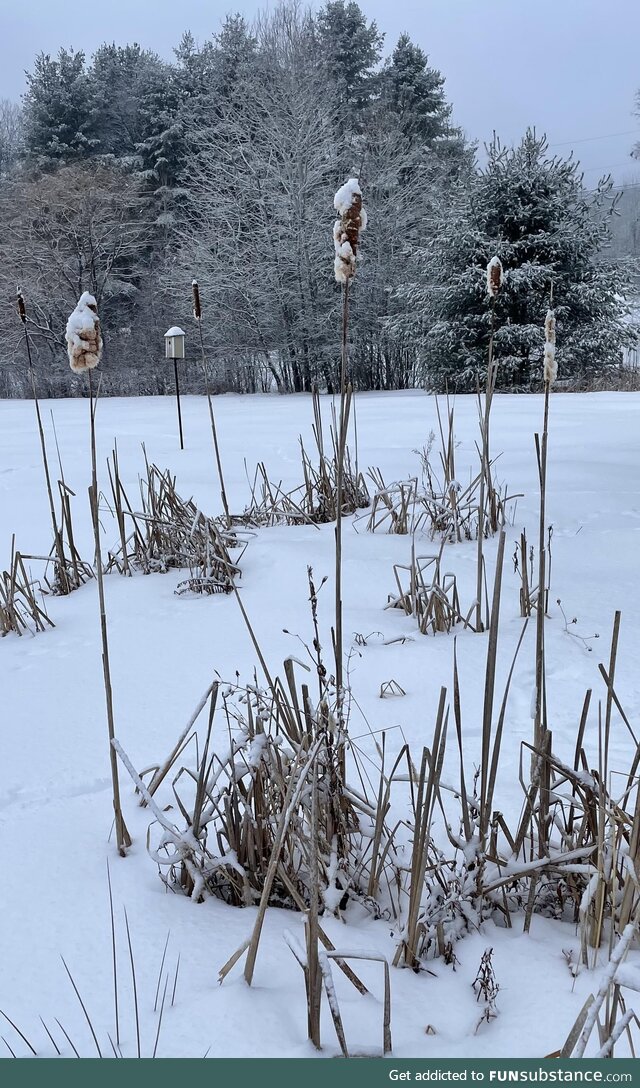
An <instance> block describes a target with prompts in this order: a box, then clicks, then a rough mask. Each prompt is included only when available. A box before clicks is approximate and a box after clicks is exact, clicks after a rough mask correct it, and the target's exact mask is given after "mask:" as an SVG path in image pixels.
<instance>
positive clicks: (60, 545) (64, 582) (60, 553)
mask: <svg viewBox="0 0 640 1088" xmlns="http://www.w3.org/2000/svg"><path fill="white" fill-rule="evenodd" d="M21 319H22V322H23V324H24V339H25V344H26V346H27V358H28V360H29V378H30V381H31V390H32V392H33V403H34V405H35V409H36V419H37V421H38V433H39V435H40V449H41V452H42V465H43V468H44V478H45V482H46V485H47V497H48V499H49V513H50V515H51V528H52V530H53V543H54V548H55V552H56V558H57V567H58V587H59V590H60V593H63V594H66V593H70V592H71V588H72V587H71V585H70V582H69V577H68V574H67V563H66V557H65V554H64V541H63V539H62V533H61V531H60V529H59V527H58V521H57V519H56V510H55V504H54V501H53V489H52V487H51V474H50V472H49V460H48V458H47V446H46V442H45V437H44V427H43V426H42V416H41V415H40V401H39V399H38V388H37V385H36V375H35V371H34V368H33V359H32V358H31V343H30V340H29V330H28V328H27V319H26V315H25V316H23V315H22V312H21Z"/></svg>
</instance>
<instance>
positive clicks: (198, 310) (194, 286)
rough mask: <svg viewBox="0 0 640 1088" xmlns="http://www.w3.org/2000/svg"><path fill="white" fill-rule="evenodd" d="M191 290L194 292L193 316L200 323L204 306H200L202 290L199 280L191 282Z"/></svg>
mask: <svg viewBox="0 0 640 1088" xmlns="http://www.w3.org/2000/svg"><path fill="white" fill-rule="evenodd" d="M191 290H192V291H193V316H194V317H195V319H196V321H199V320H200V318H201V317H202V306H201V305H200V289H199V288H198V281H197V280H192V281H191Z"/></svg>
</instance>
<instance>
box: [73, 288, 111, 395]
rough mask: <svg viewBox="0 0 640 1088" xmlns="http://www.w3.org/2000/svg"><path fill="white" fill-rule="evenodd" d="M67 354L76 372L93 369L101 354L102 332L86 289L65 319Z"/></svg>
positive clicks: (91, 297)
mask: <svg viewBox="0 0 640 1088" xmlns="http://www.w3.org/2000/svg"><path fill="white" fill-rule="evenodd" d="M66 340H67V354H68V356H69V366H70V367H71V369H72V370H73V371H74V373H76V374H82V373H83V372H84V371H85V370H93V368H94V367H96V366H97V365H98V363H99V362H100V356H101V355H102V333H101V332H100V318H99V317H98V307H97V304H96V300H95V298H94V297H93V295H90V294H89V292H88V291H85V292H84V294H82V295H81V296H80V299H79V301H78V304H77V306H76V308H75V310H74V311H73V313H72V314H71V317H70V318H69V320H68V321H67V331H66Z"/></svg>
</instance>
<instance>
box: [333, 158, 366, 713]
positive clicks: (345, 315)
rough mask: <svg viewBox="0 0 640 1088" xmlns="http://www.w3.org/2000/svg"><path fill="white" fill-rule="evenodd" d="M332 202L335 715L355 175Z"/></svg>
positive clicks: (357, 211)
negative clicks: (336, 315) (336, 421)
mask: <svg viewBox="0 0 640 1088" xmlns="http://www.w3.org/2000/svg"><path fill="white" fill-rule="evenodd" d="M333 206H334V208H335V210H336V212H337V213H338V215H339V217H340V218H339V219H337V220H336V222H335V223H334V225H333V244H334V250H335V256H334V273H335V278H336V282H337V283H340V284H342V287H343V292H342V352H341V366H340V425H339V429H338V450H337V454H338V456H337V480H336V492H337V499H336V602H335V611H336V626H335V633H334V639H335V659H336V688H337V698H338V718H339V719H340V717H341V708H342V702H343V695H344V693H343V671H342V494H343V488H344V458H345V448H346V443H347V429H348V425H349V403H350V399H351V389H348V388H347V338H348V331H349V285H350V283H351V280H352V279H353V277H354V276H355V272H356V256H357V252H358V245H359V242H360V231H362V230H364V229H365V227H366V225H367V213H366V212H365V210H364V208H363V206H362V192H361V190H360V184H359V182H358V179H357V178H349V180H348V181H346V182H345V184H344V185H342V186H341V187H340V189H338V191H337V193H336V195H335V197H334V198H333Z"/></svg>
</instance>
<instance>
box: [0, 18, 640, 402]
mask: <svg viewBox="0 0 640 1088" xmlns="http://www.w3.org/2000/svg"><path fill="white" fill-rule="evenodd" d="M382 57H383V35H382V34H381V33H380V31H379V30H378V27H377V26H376V24H375V22H373V21H369V20H367V18H366V17H365V15H364V14H363V12H362V11H361V10H360V8H359V7H358V5H357V3H354V2H345V0H330V2H329V3H327V4H326V5H325V7H323V8H321V9H320V10H319V11H318V12H317V13H315V14H312V13H310V12H304V11H302V10H301V9H300V7H299V6H298V5H297V4H291V5H289V4H284V5H282V6H280V7H279V8H277V9H276V10H275V11H274V12H273V13H270V14H268V15H263V16H261V17H260V18H259V19H258V20H257V21H256V23H255V24H254V25H253V26H251V27H250V26H249V25H248V24H247V23H246V22H245V20H244V19H243V18H242V17H241V16H239V15H236V16H233V17H229V18H227V19H226V20H225V22H224V24H223V25H222V27H221V29H220V31H219V32H218V33H217V34H215V35H213V36H212V37H211V38H210V39H209V40H207V41H205V42H204V43H202V44H198V43H196V41H195V40H194V38H193V37H192V36H191V35H190V34H186V35H184V36H183V38H182V40H181V42H180V43H179V45H178V46H177V48H176V50H175V59H174V61H173V62H171V63H168V62H166V61H164V60H162V59H161V58H159V57H158V56H157V55H156V54H155V53H153V52H151V51H149V50H146V49H144V48H142V47H140V46H139V45H127V46H124V47H120V46H116V45H109V44H105V45H103V46H102V47H101V48H100V49H98V51H97V52H96V53H95V54H94V56H93V57H92V58H91V59H90V60H88V59H87V58H86V57H85V56H84V54H82V53H80V52H73V51H68V50H65V49H61V50H60V52H59V53H58V55H57V57H55V58H52V57H50V56H47V55H43V54H41V55H40V56H38V57H37V58H36V61H35V64H34V67H33V71H32V72H31V73H29V74H28V76H27V90H26V92H25V95H24V97H23V102H22V108H21V110H17V109H16V107H14V106H11V104H9V103H5V104H0V300H1V301H0V396H7V395H8V396H20V395H28V390H29V382H28V374H27V372H26V366H25V360H24V351H23V347H22V346H21V342H20V340H21V334H22V328H21V326H20V323H19V322H18V320H17V316H16V312H15V289H16V285H18V284H19V285H20V286H21V287H22V289H23V292H24V295H25V299H26V301H27V306H28V315H29V326H30V332H31V337H32V342H33V345H34V349H35V353H36V366H37V370H38V382H39V386H40V390H41V393H42V394H43V395H56V396H60V395H71V394H72V393H73V392H74V391H75V386H76V384H77V383H75V382H74V381H73V378H72V375H71V372H70V371H69V369H68V367H67V364H66V356H65V350H64V329H65V325H66V320H67V316H68V314H69V312H70V311H71V310H72V309H73V306H74V305H75V302H76V300H77V298H78V297H79V295H80V294H81V293H82V291H84V290H89V291H91V293H92V294H94V295H95V297H96V300H97V303H98V309H99V312H100V316H101V321H102V326H103V332H104V339H105V352H106V356H107V360H106V361H107V363H108V365H106V366H105V367H104V368H103V373H104V391H105V392H108V393H111V394H129V393H135V394H144V393H158V392H163V391H165V389H166V388H167V386H168V382H169V378H170V373H169V371H168V370H167V367H166V364H165V363H164V361H163V358H162V356H163V340H162V337H163V333H164V331H165V329H166V328H168V327H169V325H174V324H180V325H182V326H183V327H184V328H185V330H186V332H187V345H188V353H189V355H190V360H189V361H188V362H187V364H186V375H185V377H186V381H187V384H188V388H190V389H192V390H193V391H196V390H198V389H200V388H201V375H200V369H199V366H198V350H199V349H198V337H197V334H196V329H195V324H194V321H193V317H192V314H191V281H192V279H194V278H197V279H198V281H199V283H200V294H201V298H202V303H203V310H204V313H203V323H202V328H203V334H204V341H205V348H206V352H207V356H208V358H209V361H210V364H211V368H212V371H213V373H214V374H215V387H216V389H218V390H237V391H247V392H252V391H257V390H268V389H272V388H277V389H278V390H281V391H290V390H293V391H300V390H309V389H310V388H312V386H313V385H314V384H318V385H319V386H320V387H321V388H323V389H328V390H331V389H333V388H335V385H336V381H337V370H338V364H339V357H340V350H339V349H340V343H339V340H340V317H339V315H340V306H341V296H340V288H339V287H338V285H336V284H335V282H334V280H333V276H332V263H333V251H332V240H331V226H332V222H333V218H334V213H333V208H332V201H333V193H334V192H335V190H336V188H337V187H338V186H339V185H340V184H341V183H342V181H343V180H344V179H345V178H346V177H349V176H358V177H359V178H360V182H361V186H362V189H363V193H364V200H365V205H366V207H367V211H368V219H369V226H368V228H367V232H366V235H365V236H364V238H363V244H362V259H361V264H360V269H359V272H358V276H357V279H356V284H355V288H354V290H353V292H352V299H351V321H350V326H351V345H350V372H351V373H350V376H351V378H352V380H353V382H354V384H356V385H357V386H358V387H359V388H366V389H392V388H393V389H397V388H405V387H410V386H415V385H424V386H427V387H431V388H442V387H444V385H445V384H447V385H448V386H449V387H452V388H459V389H471V388H475V383H476V381H477V377H478V375H479V374H481V372H482V368H483V365H484V361H485V359H486V350H487V345H488V339H489V335H490V324H491V318H490V315H489V309H488V306H487V303H486V298H485V285H484V270H485V267H486V264H487V261H488V260H489V259H490V258H491V257H492V256H493V254H494V253H497V254H499V255H500V257H501V259H502V262H503V264H504V266H505V269H506V271H507V277H506V281H505V289H504V291H503V292H502V294H501V296H500V298H499V299H498V301H497V303H496V312H495V315H494V322H495V326H496V330H497V331H496V337H495V347H496V351H497V352H498V354H499V355H500V356H501V359H502V362H503V366H502V367H501V371H500V373H501V379H500V380H501V382H502V384H503V385H507V386H513V387H523V388H527V387H528V386H529V385H530V384H531V383H532V382H536V381H537V380H538V377H539V371H540V360H541V349H542V342H541V334H540V326H541V324H542V322H543V320H544V312H545V311H546V308H547V305H548V299H549V292H550V287H551V284H552V283H553V292H554V304H555V306H556V312H557V317H558V344H559V350H558V357H559V362H560V367H561V369H562V367H563V365H564V368H565V370H566V372H567V373H575V374H582V373H588V372H589V370H590V369H591V370H593V369H594V368H596V369H598V370H602V369H605V368H607V367H614V366H616V365H617V363H618V361H619V358H620V351H621V346H622V344H623V342H624V339H625V335H626V334H625V330H624V326H623V324H622V322H621V317H622V308H621V302H620V300H621V297H622V296H623V295H624V294H625V291H626V289H627V288H626V271H625V269H624V267H623V265H622V264H621V262H620V261H615V262H614V261H612V260H607V259H606V246H607V242H608V238H609V230H610V227H609V219H610V213H611V210H612V202H611V200H610V195H609V193H608V191H607V186H606V185H603V186H601V188H600V189H599V190H598V192H597V193H596V194H588V193H586V192H585V190H584V189H583V186H582V182H581V179H580V175H579V172H578V170H577V169H576V167H575V166H574V165H572V164H571V163H569V162H565V161H563V160H560V159H557V158H549V157H548V155H547V149H546V143H545V141H544V139H542V138H538V137H537V136H536V134H535V133H533V132H529V133H527V134H526V135H525V137H524V139H523V142H522V145H521V146H520V147H519V148H516V149H507V150H503V149H502V148H501V147H500V146H499V144H498V143H497V142H496V143H494V145H493V146H492V147H491V148H490V149H489V158H488V163H487V164H486V165H485V167H484V168H483V169H481V170H479V169H478V168H477V166H476V163H475V148H474V147H473V146H471V145H470V144H469V143H468V141H467V140H466V139H465V137H464V135H463V133H462V132H461V131H460V129H458V128H457V127H456V126H455V124H454V123H453V121H452V114H451V105H450V104H449V102H448V101H447V98H446V94H445V86H444V79H443V77H442V75H441V74H440V73H439V72H438V71H437V69H435V68H434V67H432V66H431V64H430V62H429V59H428V57H427V55H426V54H425V52H424V51H423V50H422V49H421V48H420V46H419V45H417V44H416V43H414V42H412V41H411V39H410V38H409V36H408V35H402V36H401V37H400V39H399V40H398V42H397V43H396V44H395V46H394V48H393V49H392V50H391V51H390V54H389V56H388V58H387V59H386V60H385V61H384V62H383V60H382Z"/></svg>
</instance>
